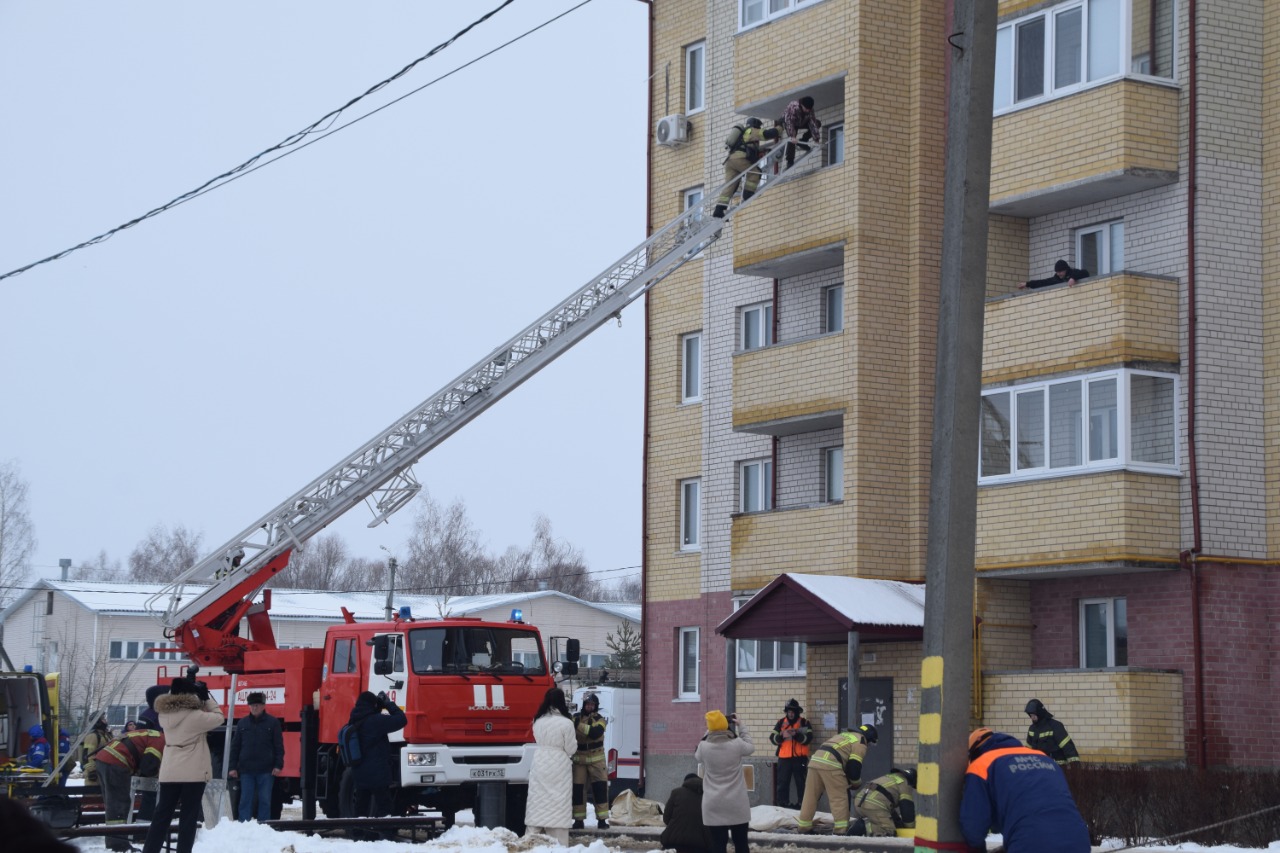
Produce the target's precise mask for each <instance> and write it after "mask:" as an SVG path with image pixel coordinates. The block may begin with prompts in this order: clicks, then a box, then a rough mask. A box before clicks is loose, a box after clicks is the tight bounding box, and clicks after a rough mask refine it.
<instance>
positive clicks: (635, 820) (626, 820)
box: [609, 790, 664, 826]
mask: <svg viewBox="0 0 1280 853" xmlns="http://www.w3.org/2000/svg"><path fill="white" fill-rule="evenodd" d="M609 823H611V824H616V825H618V826H663V825H664V824H663V822H662V803H659V802H658V801H657V800H645V799H641V798H640V797H637V796H636V792H635V791H632V790H626V791H623V792H622V793H621V794H619V795H618V796H616V797H614V798H613V805H612V806H611V807H610V809H609Z"/></svg>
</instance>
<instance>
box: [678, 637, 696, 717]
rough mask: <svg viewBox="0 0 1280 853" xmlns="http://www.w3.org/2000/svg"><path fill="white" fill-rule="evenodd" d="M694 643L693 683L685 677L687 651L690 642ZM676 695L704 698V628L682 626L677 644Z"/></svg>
mask: <svg viewBox="0 0 1280 853" xmlns="http://www.w3.org/2000/svg"><path fill="white" fill-rule="evenodd" d="M690 642H692V644H693V683H692V684H690V683H689V682H688V681H687V680H686V679H685V667H684V663H685V651H686V646H687V644H688V643H690ZM676 654H677V655H678V659H677V661H676V697H677V698H679V699H686V700H689V699H701V698H702V629H701V628H681V629H680V633H679V638H678V641H677V644H676Z"/></svg>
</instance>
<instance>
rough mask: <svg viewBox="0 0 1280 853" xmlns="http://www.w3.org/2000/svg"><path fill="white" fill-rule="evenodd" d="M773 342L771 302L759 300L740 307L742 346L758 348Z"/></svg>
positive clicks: (745, 348) (746, 348)
mask: <svg viewBox="0 0 1280 853" xmlns="http://www.w3.org/2000/svg"><path fill="white" fill-rule="evenodd" d="M771 343H773V303H772V302H761V303H760V304H759V305H748V306H747V307H746V308H743V309H742V348H743V349H744V350H750V349H760V348H761V347H767V346H769V344H771Z"/></svg>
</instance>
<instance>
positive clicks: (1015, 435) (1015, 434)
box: [978, 368, 1181, 485]
mask: <svg viewBox="0 0 1280 853" xmlns="http://www.w3.org/2000/svg"><path fill="white" fill-rule="evenodd" d="M1135 377H1152V378H1155V379H1160V380H1165V381H1169V382H1171V383H1172V385H1171V388H1170V394H1169V410H1168V419H1169V420H1168V424H1169V425H1168V429H1167V432H1168V433H1169V434H1170V437H1171V442H1172V444H1171V448H1172V455H1173V459H1172V461H1171V462H1169V463H1159V462H1150V461H1146V460H1137V459H1134V458H1133V456H1134V454H1133V449H1132V443H1133V437H1134V436H1133V433H1134V430H1133V416H1134V412H1133V406H1132V402H1133V380H1134V378H1135ZM1077 382H1078V383H1080V384H1081V396H1080V412H1079V418H1080V420H1079V422H1078V423H1072V422H1068V421H1062V420H1061V419H1060V418H1059V422H1058V424H1059V425H1058V426H1057V427H1056V428H1060V429H1061V428H1068V429H1074V430H1078V436H1079V437H1078V439H1076V441H1078V442H1079V444H1078V446H1079V449H1080V454H1079V455H1080V460H1081V461H1080V462H1079V463H1078V464H1074V465H1062V466H1058V467H1052V465H1051V458H1050V457H1051V447H1052V444H1053V436H1052V435H1051V432H1052V430H1053V429H1054V428H1055V425H1054V413H1053V412H1052V411H1051V408H1050V403H1051V399H1052V390H1051V389H1052V388H1053V387H1054V386H1058V385H1064V384H1069V383H1077ZM1107 382H1114V387H1115V405H1114V407H1112V408H1109V409H1106V410H1105V411H1099V412H1093V411H1091V405H1090V392H1091V391H1093V389H1095V388H1097V389H1098V393H1103V389H1104V387H1105V383H1107ZM1037 393H1040V394H1041V402H1042V405H1043V409H1042V410H1041V411H1042V414H1041V415H1036V418H1037V419H1038V420H1039V421H1040V423H1041V424H1042V425H1043V429H1042V441H1041V442H1040V444H1041V448H1040V451H1039V456H1040V460H1041V461H1040V464H1038V465H1021V464H1020V461H1021V460H1020V458H1019V453H1018V449H1017V448H1015V447H1014V446H1013V445H1014V444H1015V443H1016V442H1017V441H1018V440H1019V430H1020V427H1019V423H1018V418H1019V400H1020V398H1021V399H1024V400H1026V401H1027V403H1028V411H1029V412H1034V406H1035V398H1034V395H1035V394H1037ZM1180 393H1181V389H1180V386H1179V377H1178V375H1177V374H1176V373H1159V372H1156V371H1151V370H1132V369H1128V368H1125V369H1121V370H1109V371H1104V372H1101V373H1089V374H1081V375H1076V376H1068V377H1063V378H1061V379H1054V380H1050V381H1042V382H1028V383H1023V384H1019V385H1009V386H1002V387H999V388H990V389H987V390H984V391H983V392H982V396H983V403H984V405H983V407H982V410H981V411H982V414H981V415H980V418H981V419H982V420H981V423H980V427H979V438H978V441H979V448H978V460H979V472H978V482H979V483H981V484H983V485H989V484H995V483H1008V482H1020V481H1024V480H1040V479H1046V478H1052V477H1063V476H1068V475H1071V474H1079V473H1087V472H1093V471H1116V470H1127V471H1142V472H1146V473H1152V474H1170V475H1177V474H1179V473H1180V465H1181V461H1180V448H1179V446H1178V436H1179V428H1180V425H1179V412H1178V400H1179V398H1180ZM1002 395H1008V396H1007V400H1006V402H1007V404H1008V412H1007V414H1006V415H1005V417H1006V423H1007V428H1008V431H1007V436H1006V442H1005V446H1006V450H1007V452H1008V458H1009V472H1008V473H998V474H991V475H987V474H985V473H983V472H982V470H981V466H982V461H983V450H984V448H985V447H986V446H987V445H986V440H987V435H986V430H985V427H986V417H987V415H986V412H987V411H988V408H987V404H986V399H987V398H991V397H999V396H1002ZM1023 395H1026V396H1025V397H1024V396H1023ZM1102 415H1105V416H1106V417H1107V421H1106V423H1105V424H1101V426H1102V427H1105V429H1104V430H1101V431H1099V422H1098V421H1097V418H1098V417H1099V416H1102ZM1113 422H1114V438H1115V444H1116V446H1115V447H1114V448H1112V447H1111V444H1110V438H1111V436H1112V433H1113ZM1095 436H1105V444H1103V445H1100V444H1099V443H1098V442H1096V441H1095V440H1094V437H1095ZM993 446H994V443H993ZM1098 447H1101V449H1102V452H1101V453H1097V454H1095V453H1093V452H1092V451H1093V450H1094V449H1095V448H1098Z"/></svg>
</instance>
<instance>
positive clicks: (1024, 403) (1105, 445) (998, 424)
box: [979, 370, 1178, 482]
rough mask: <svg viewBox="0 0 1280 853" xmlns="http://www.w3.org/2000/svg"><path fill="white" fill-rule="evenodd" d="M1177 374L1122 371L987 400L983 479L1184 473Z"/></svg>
mask: <svg viewBox="0 0 1280 853" xmlns="http://www.w3.org/2000/svg"><path fill="white" fill-rule="evenodd" d="M1177 390H1178V389H1177V377H1176V376H1173V375H1171V374H1162V373H1151V372H1147V371H1138V370H1118V371H1111V372H1108V373H1100V374H1094V375H1090V376H1084V377H1075V378H1071V379H1063V380H1059V381H1056V382H1041V383H1034V384H1026V385H1017V386H1014V387H1012V388H1002V389H999V390H994V391H988V392H986V393H984V394H983V395H982V408H981V414H980V421H981V427H980V433H981V439H980V440H981V448H980V459H979V465H980V468H981V471H980V474H979V478H980V479H981V480H982V481H986V482H990V481H992V480H996V479H999V480H1009V479H1034V478H1039V477H1046V476H1055V475H1058V474H1064V473H1074V472H1078V471H1081V470H1088V469H1090V468H1094V469H1098V470H1114V469H1117V468H1128V469H1133V470H1141V471H1153V472H1157V473H1177V465H1178V458H1177V444H1176V439H1177V412H1176V410H1175V408H1174V407H1175V404H1176V402H1177Z"/></svg>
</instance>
